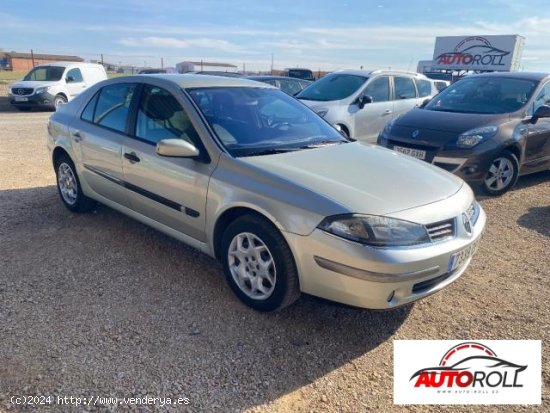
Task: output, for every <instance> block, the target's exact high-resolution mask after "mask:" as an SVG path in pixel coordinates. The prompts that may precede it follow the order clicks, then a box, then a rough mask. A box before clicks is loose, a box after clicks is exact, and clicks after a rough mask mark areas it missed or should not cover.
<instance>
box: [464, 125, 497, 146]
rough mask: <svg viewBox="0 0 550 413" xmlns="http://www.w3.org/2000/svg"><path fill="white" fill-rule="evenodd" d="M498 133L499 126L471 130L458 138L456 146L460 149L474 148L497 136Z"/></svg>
mask: <svg viewBox="0 0 550 413" xmlns="http://www.w3.org/2000/svg"><path fill="white" fill-rule="evenodd" d="M497 131H498V127H497V126H483V127H481V128H475V129H471V130H469V131H468V132H464V133H463V134H462V135H460V136H459V137H458V139H457V141H456V146H458V147H459V148H473V147H474V146H476V145H478V144H480V143H481V142H483V141H484V140H485V139H488V138H492V137H493V136H495V134H496V133H497Z"/></svg>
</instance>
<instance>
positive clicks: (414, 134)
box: [411, 129, 420, 138]
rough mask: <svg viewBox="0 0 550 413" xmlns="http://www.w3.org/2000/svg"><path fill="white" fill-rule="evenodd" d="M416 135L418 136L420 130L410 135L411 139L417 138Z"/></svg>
mask: <svg viewBox="0 0 550 413" xmlns="http://www.w3.org/2000/svg"><path fill="white" fill-rule="evenodd" d="M418 135H420V130H418V129H417V130H415V131H414V132H413V133H411V138H418Z"/></svg>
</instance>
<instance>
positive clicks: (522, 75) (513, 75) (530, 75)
mask: <svg viewBox="0 0 550 413" xmlns="http://www.w3.org/2000/svg"><path fill="white" fill-rule="evenodd" d="M472 77H505V78H510V79H525V80H535V81H540V80H543V79H546V78H547V77H550V73H542V72H490V73H478V74H473V75H468V76H467V78H468V79H470V78H472Z"/></svg>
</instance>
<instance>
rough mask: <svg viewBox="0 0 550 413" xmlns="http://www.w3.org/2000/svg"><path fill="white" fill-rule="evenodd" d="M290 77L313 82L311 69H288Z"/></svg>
mask: <svg viewBox="0 0 550 413" xmlns="http://www.w3.org/2000/svg"><path fill="white" fill-rule="evenodd" d="M287 73H288V77H297V78H299V79H305V80H313V72H312V71H311V70H309V69H288V72H287Z"/></svg>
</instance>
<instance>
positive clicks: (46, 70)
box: [23, 66, 65, 82]
mask: <svg viewBox="0 0 550 413" xmlns="http://www.w3.org/2000/svg"><path fill="white" fill-rule="evenodd" d="M64 71H65V68H64V67H61V66H44V67H35V68H34V69H33V70H31V71H30V72H29V73H27V75H26V76H25V77H24V78H23V80H25V81H28V80H41V81H46V82H55V81H57V80H60V79H61V77H62V76H63V72H64Z"/></svg>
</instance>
